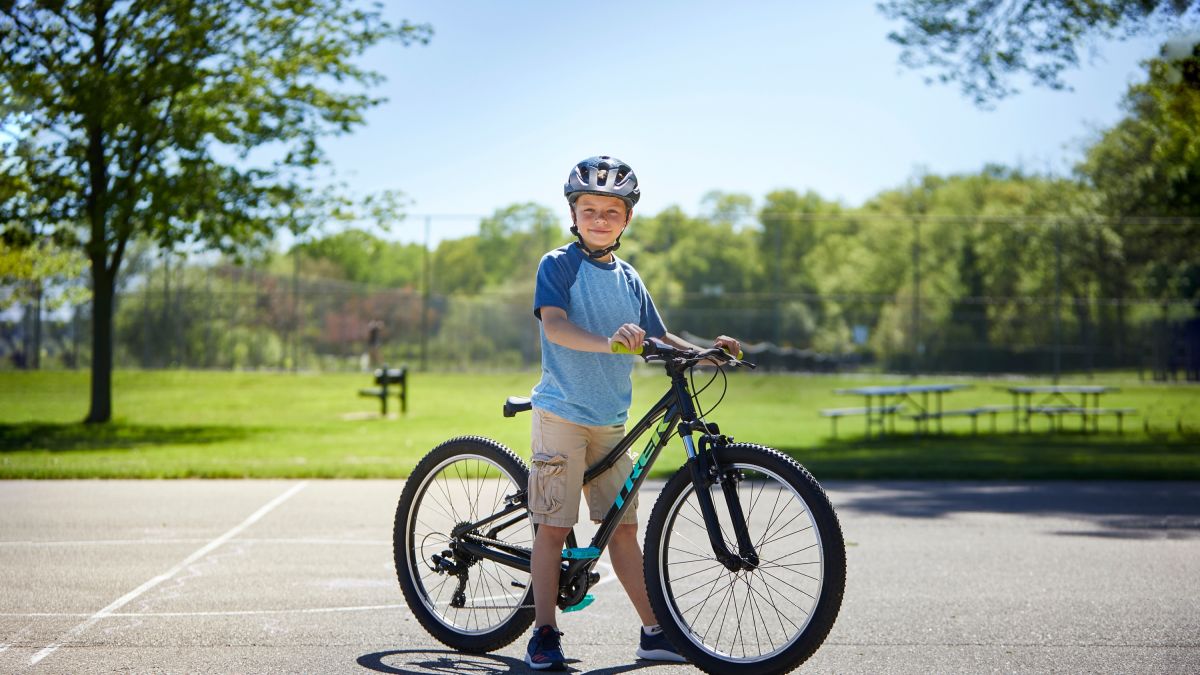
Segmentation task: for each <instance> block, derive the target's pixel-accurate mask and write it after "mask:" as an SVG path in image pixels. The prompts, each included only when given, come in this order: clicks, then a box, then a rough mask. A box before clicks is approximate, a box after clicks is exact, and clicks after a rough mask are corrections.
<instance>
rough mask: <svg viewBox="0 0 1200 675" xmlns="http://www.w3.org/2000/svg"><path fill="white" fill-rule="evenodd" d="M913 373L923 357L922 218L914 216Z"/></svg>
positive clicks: (914, 373) (917, 369)
mask: <svg viewBox="0 0 1200 675" xmlns="http://www.w3.org/2000/svg"><path fill="white" fill-rule="evenodd" d="M912 268H913V292H912V298H913V301H912V368H911V370H912V375H913V376H914V377H916V375H917V374H918V373H919V372H920V367H919V359H920V358H921V219H920V217H917V218H913V245H912Z"/></svg>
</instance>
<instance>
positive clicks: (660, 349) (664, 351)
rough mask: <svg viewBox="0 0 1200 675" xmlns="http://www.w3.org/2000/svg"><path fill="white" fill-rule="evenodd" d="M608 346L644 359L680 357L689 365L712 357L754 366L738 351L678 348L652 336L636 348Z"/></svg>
mask: <svg viewBox="0 0 1200 675" xmlns="http://www.w3.org/2000/svg"><path fill="white" fill-rule="evenodd" d="M609 348H610V349H611V350H612V352H613V353H614V354H635V355H638V356H641V357H642V358H643V359H644V360H646V361H667V360H670V359H682V360H683V361H685V362H688V363H689V364H690V365H695V364H696V363H699V362H700V361H703V360H705V359H713V360H714V361H719V362H722V363H728V364H730V365H733V366H746V367H748V368H754V367H755V366H754V364H753V363H750V362H749V361H743V360H742V355H743V352H740V351H739V352H738V355H737V356H736V357H735V356H733V355H732V354H730V353H729V352H727V351H725V349H724V348H717V347H713V348H711V349H701V350H698V351H697V350H694V349H680V348H678V347H672V346H671V345H669V344H667V343H665V342H662V341H661V340H655V339H653V338H650V339H647V340H645V341H643V342H642V344H641V345H640V346H639V348H638V349H630V348H628V347H626V346H625V345H623V344H621V343H620V342H613V343H611V344H610V345H609Z"/></svg>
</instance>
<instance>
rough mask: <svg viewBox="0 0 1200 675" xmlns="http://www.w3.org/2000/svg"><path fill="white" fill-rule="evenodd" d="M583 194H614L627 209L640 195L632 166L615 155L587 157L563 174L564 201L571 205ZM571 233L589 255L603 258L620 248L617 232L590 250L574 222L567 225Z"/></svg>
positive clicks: (631, 208)
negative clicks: (606, 243) (608, 243)
mask: <svg viewBox="0 0 1200 675" xmlns="http://www.w3.org/2000/svg"><path fill="white" fill-rule="evenodd" d="M587 194H591V195H603V196H605V197H617V198H619V199H620V200H621V201H623V202H625V207H626V208H627V209H629V210H631V211H632V210H633V205H634V204H637V203H638V199H640V198H641V196H642V192H641V190H639V189H638V182H637V175H636V174H634V173H633V168H632V167H630V166H629V165H628V164H626V163H625V162H622V161H621V160H619V159H617V158H616V157H609V156H608V155H600V156H597V157H588V158H587V159H585V160H583V161H582V162H580V163H578V164H576V165H575V166H574V168H572V169H571V173H570V175H568V176H567V182H566V184H565V185H563V195H564V196H566V198H567V202H568V203H570V204H571V206H574V205H575V200H576V199H579V195H587ZM571 234H574V235H575V238H576V239H577V240H578V241H577V242H576V243H577V244H578V246H579V248H581V249H583V250H584V252H585V253H587V255H588V257H589V258H594V259H598V258H603V257H604V256H606V255H608V254H609V253H612V252H613V251H615V250H617V249H619V248H621V237H620V235H618V236H617V240H616V241H614V242H613V244H612V246H609V247H607V248H604V249H601V250H599V251H593V250H591V249H590V248H588V247H587V244H585V243H583V237H582V236H581V235H580V234H579V228H578V227H576V226H575V225H572V226H571Z"/></svg>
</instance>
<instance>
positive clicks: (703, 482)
mask: <svg viewBox="0 0 1200 675" xmlns="http://www.w3.org/2000/svg"><path fill="white" fill-rule="evenodd" d="M665 365H666V368H667V371H668V373H669V374H670V376H671V388H670V390H669V391H667V393H665V394H664V395H663V396H662V398H660V399H659V400H658V402H657V403H655V404H654V405H653V406H652V407H651V408H650V410H649V411H648V412H647V413H646V414H645V415H643V416H642V418H641V419H640V420H639V421H638V423H637V424H635V425H634V427H633V428H632V429H631V430H630V431H629V432H628V433H626V435H625V437H624V438H622V439H621V441H620V442H618V443H617V445H616V446H615V447H614V448H613V449H612V451H610V452H609V453H608V454H607V455H606V456H605V457H604V459H603V460H601V461H600V462H599V463H598V464H596V465H595V466H593V467H590V468H589V469H588V470H587V472H586V473H585V474H584V478H583V482H584V483H585V484H586V483H587V482H588V481H591V480H592V479H594V478H595V477H596V476H599V475H600V474H602V473H604V472H605V471H607V470H608V469H610V468H611V467H612V466H613V465H614V464H616V462H617V460H618V459H619V458H620V457H621V455H622V454H626V453H628V452H629V450H630V449H631V448H632V447H633V444H634V443H636V442H637V441H638V440H639V439H640V438H641V437H642V436H643V435H645V434H646V433H647V432H652V435H651V437H650V439H649V440H648V442H647V443H646V445H645V447H644V448H643V449H642V451H641V453H640V454H639V455H638V457H637V459H636V460H635V461H634V463H633V468H632V470H631V471H630V474H629V477H628V478H626V479H625V484H624V485H623V486H622V487H621V490H620V491H619V492H618V494H617V497H616V499H615V500H614V502H613V504H612V506H610V507H609V509H608V512H607V513H606V514H605V516H604V518H603V519H602V520H601V521H600V523H599V526H598V527H597V530H596V533H595V534H594V535H593V537H592V540H591V542H590V543H589V546H588V547H586V548H569V549H565V550H564V552H563V560H564V562H565V563H566V567H565V569H564V570H563V573H562V575H561V577H560V587H564V586H567V585H571V584H572V583H573V581H574V580H575V579H578V578H579V577H580V575H582V574H586V573H587V572H589V571H590V569H591V567H592V566H594V565H595V563H596V560H597V559H598V558H599V557H600V554H601V552H603V550H604V549H605V548H606V547H607V546H608V543H609V541H610V540H611V539H612V536H613V534H614V533H615V532H616V528H617V525H618V524H619V523H620V522H621V518H622V516H624V515H625V512H626V511H627V510H628V509H629V508H630V506H631V504H632V501H631V500H629V496H630V495H633V494H636V493H637V492H638V490H640V489H641V486H642V483H643V482H644V481H645V479H646V476H647V474H648V473H649V469H650V467H651V466H653V465H654V462H655V460H657V459H658V456H659V455H660V454H661V453H662V450H663V448H664V447H666V445H667V442H668V440H670V437H671V435H672V432H673V431H674V430H675V429H676V428H678V434H679V436H680V439H681V440H682V442H683V447H684V450H685V452H686V453H687V465H688V466H689V468H690V470H691V474H692V482H693V485H694V486H695V490H696V497H697V501H698V502H699V506H700V511H701V514H702V515H703V517H704V521H705V525H706V529H707V530H708V536H709V542H710V544H711V545H712V547H713V553H714V555H715V556H716V558H717V560H718V561H719V562H721V563H722V564H723V565H724V566H725V567H726V568H728V569H730V570H732V571H737V570H741V569H753V568H754V567H757V565H758V556H757V554H756V552H755V550H754V545H753V543H752V542H751V541H750V540H749V536H748V534H747V528H746V523H745V520H744V515H743V512H742V509H741V504H740V502H739V499H738V495H737V489H736V481H737V477H736V476H732V475H728V474H726V473H725V472H723V471H722V470H721V468H720V467H717V466H715V462H714V461H713V459H712V455H711V453H710V452H709V451H708V447H709V446H710V445H711V444H714V443H715V444H718V445H720V444H722V443H724V442H725V441H726V439H725V437H723V436H720V435H719V434H714V433H710V431H712V430H711V429H710V428H709V425H707V424H706V423H704V422H703V421H701V420H700V419H699V418H698V416H697V415H696V410H695V406H693V404H692V394H691V392H690V391H689V389H688V384H687V381H686V378H685V376H684V374H685V373H686V371H687V370H688V367H687V366H686V365H685V364H683V363H680V362H675V363H673V362H667V363H666V364H665ZM656 422H657V424H656ZM696 431H702V432H704V433H703V435H702V436H701V439H700V444H699V450H697V445H696V443H695V441H694V440H693V438H692V436H693V433H694V432H696ZM713 482H717V483H719V484H721V485H722V492H723V494H724V496H725V499H726V504H727V507H728V512H729V514H730V518H731V520H732V523H731V525H732V528H733V530H734V532H735V533H736V538H737V543H738V552H737V553H734V552H732V551H730V550H729V547H728V545H727V544H726V543H725V539H724V537H723V536H721V527H720V522H719V520H718V517H717V512H716V507H715V505H714V504H713V500H712V495H711V494H710V493H709V486H710V485H711V484H712V483H713ZM506 501H507V502H508V505H507V506H506V507H505V508H504V509H502V510H501V511H500V512H498V513H496V514H494V515H491V516H488V517H487V518H484V519H482V520H479V521H476V522H474V523H467V524H464V525H461V526H459V527H456V528H455V529H454V531H453V532H452V536H454V537H455V538H457V539H459V542H460V545H461V546H462V548H463V549H464V550H465V551H466V552H467V553H469V554H470V555H472V556H476V557H479V558H486V559H489V560H493V561H496V562H498V563H501V564H504V565H507V566H510V567H513V568H516V569H519V570H522V571H525V572H529V571H530V551H529V550H528V549H524V548H521V547H517V546H510V545H503V544H502V542H499V541H497V540H496V538H495V535H496V533H498V532H499V531H501V530H503V529H504V528H505V527H508V526H510V525H513V524H515V523H517V522H519V521H520V520H521V519H522V518H523V516H524V513H523V512H524V510H525V508H526V506H525V504H526V492H525V491H524V490H522V491H520V492H518V493H516V494H515V495H512V496H511V497H509V498H508V499H506ZM493 523H498V524H495V525H494V526H492V527H491V529H489V530H488V533H487V534H486V535H484V537H485V538H486V539H489V540H491V541H487V542H483V541H481V540H479V538H478V535H474V534H473V533H474V532H479V531H481V530H483V529H484V528H485V527H488V526H491V525H492V524H493ZM473 538H474V539H475V540H473ZM583 590H586V585H585V586H584V589H583ZM579 595H582V593H579Z"/></svg>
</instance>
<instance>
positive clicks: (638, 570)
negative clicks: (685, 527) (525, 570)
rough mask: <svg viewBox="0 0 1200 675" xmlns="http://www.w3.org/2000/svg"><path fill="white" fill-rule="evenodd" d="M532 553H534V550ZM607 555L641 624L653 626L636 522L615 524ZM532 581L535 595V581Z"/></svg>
mask: <svg viewBox="0 0 1200 675" xmlns="http://www.w3.org/2000/svg"><path fill="white" fill-rule="evenodd" d="M535 546H536V543H535ZM534 554H535V555H536V551H535V553H534ZM608 555H609V557H610V558H612V564H613V571H615V572H616V573H617V579H620V581H621V585H622V586H624V587H625V593H626V594H627V595H628V596H629V600H630V602H632V603H633V608H634V609H635V610H637V613H638V618H640V619H641V620H642V625H643V626H653V625H654V624H656V623H658V621H657V620H656V619H655V618H654V610H653V609H651V608H650V598H649V597H648V596H647V595H646V576H645V572H644V570H643V568H642V548H641V546H639V545H638V540H637V524H636V523H632V524H631V523H625V524H621V525H618V526H617V529H616V531H615V532H614V533H613V537H612V540H611V541H609V543H608ZM535 578H536V577H535ZM534 583H535V586H534V594H535V595H536V594H537V586H536V581H535V582H534Z"/></svg>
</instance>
